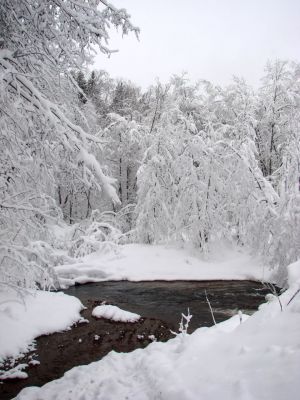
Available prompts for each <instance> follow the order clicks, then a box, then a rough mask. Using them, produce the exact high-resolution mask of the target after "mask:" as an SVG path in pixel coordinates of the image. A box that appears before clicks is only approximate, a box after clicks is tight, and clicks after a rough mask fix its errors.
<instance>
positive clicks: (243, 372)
mask: <svg viewBox="0 0 300 400" xmlns="http://www.w3.org/2000/svg"><path fill="white" fill-rule="evenodd" d="M299 287H300V262H298V263H295V264H293V265H291V266H290V267H289V289H288V290H287V291H286V292H285V293H283V294H282V295H281V296H280V302H281V304H282V308H283V310H282V311H281V307H280V302H279V300H278V298H276V297H275V296H269V302H268V303H266V304H264V305H262V306H261V307H260V309H259V311H258V312H256V313H255V314H254V315H252V316H251V317H249V318H246V317H245V318H243V321H242V322H240V316H238V315H237V316H234V317H232V318H231V319H229V320H227V321H225V322H223V323H220V324H218V325H216V326H213V327H211V328H200V329H198V330H197V331H195V332H194V333H193V334H192V335H185V334H181V335H178V336H176V337H175V338H174V339H173V340H170V341H169V342H167V343H153V344H151V345H149V346H148V347H147V348H146V349H144V350H136V351H134V352H132V353H128V354H118V353H114V352H111V353H109V354H108V355H107V356H106V357H105V358H103V359H102V360H101V361H98V362H95V363H92V364H89V365H86V366H80V367H76V368H73V369H72V370H70V371H69V372H67V373H66V374H65V375H64V377H63V378H61V379H59V380H56V381H53V382H50V383H48V384H46V385H45V386H43V387H42V388H36V387H32V388H26V389H24V390H23V391H22V392H21V393H20V394H19V395H18V396H17V399H18V400H38V399H44V400H50V399H53V400H54V399H57V398H62V399H64V400H76V399H78V400H79V399H80V400H102V399H103V400H104V399H105V400H110V399H113V400H121V399H131V400H134V399H135V400H154V399H163V400H176V399H178V400H199V399H206V400H219V399H222V400H235V399H239V400H270V399H272V400H286V399H289V400H296V399H299V394H300V379H299V378H300V375H299V371H300V293H299V292H297V291H298V290H299ZM295 294H296V295H295Z"/></svg>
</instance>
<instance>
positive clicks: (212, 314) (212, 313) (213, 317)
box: [205, 289, 217, 325]
mask: <svg viewBox="0 0 300 400" xmlns="http://www.w3.org/2000/svg"><path fill="white" fill-rule="evenodd" d="M205 297H206V301H207V304H208V306H209V309H210V313H211V316H212V319H213V321H214V324H215V325H217V323H216V320H215V316H214V312H213V309H212V308H211V305H210V301H209V300H208V297H207V292H206V289H205Z"/></svg>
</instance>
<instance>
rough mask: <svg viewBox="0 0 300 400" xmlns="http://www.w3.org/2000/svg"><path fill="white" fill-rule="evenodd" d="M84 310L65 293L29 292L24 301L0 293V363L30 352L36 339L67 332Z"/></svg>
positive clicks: (74, 299) (5, 293) (77, 301)
mask: <svg viewBox="0 0 300 400" xmlns="http://www.w3.org/2000/svg"><path fill="white" fill-rule="evenodd" d="M83 308H84V307H83V305H82V304H81V302H80V301H79V300H78V299H77V298H76V297H73V296H67V295H65V294H64V293H52V292H43V291H37V292H32V294H31V295H28V296H26V297H25V298H24V302H22V301H21V300H20V299H16V298H15V297H12V295H11V298H9V297H8V293H7V292H2V293H0V327H1V328H0V363H1V362H3V360H4V359H5V358H7V357H17V356H18V355H19V354H20V353H23V352H26V351H28V350H30V348H32V346H33V345H32V341H33V340H34V339H35V338H36V337H38V336H41V335H47V334H50V333H54V332H58V331H63V330H65V329H68V328H69V327H70V326H71V325H73V324H74V323H75V322H77V321H78V320H80V319H81V316H80V311H81V310H82V309H83Z"/></svg>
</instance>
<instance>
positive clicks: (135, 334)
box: [0, 281, 269, 400]
mask: <svg viewBox="0 0 300 400" xmlns="http://www.w3.org/2000/svg"><path fill="white" fill-rule="evenodd" d="M205 292H206V293H207V296H208V298H209V301H210V304H211V307H212V309H213V312H214V316H215V319H216V321H217V322H220V321H223V320H225V319H227V318H228V317H230V316H231V315H234V314H236V313H237V312H238V310H241V311H244V312H246V313H252V312H254V311H255V310H256V309H257V307H258V306H259V304H261V303H262V302H263V301H264V297H265V295H266V294H267V293H268V292H269V290H268V289H266V288H265V287H264V286H263V285H262V284H260V283H256V282H251V281H208V282H186V281H176V282H160V281H156V282H127V281H120V282H101V283H91V284H85V285H81V286H75V287H72V288H70V289H68V290H65V293H67V294H69V295H73V296H76V297H78V298H79V299H80V300H81V301H82V303H83V304H84V305H85V306H86V307H87V308H86V310H84V311H83V312H82V316H83V317H84V318H86V319H87V320H89V323H84V324H78V325H77V326H74V327H72V329H71V330H68V331H65V332H57V333H54V334H52V335H47V336H46V335H44V336H41V337H39V338H37V339H36V349H35V350H34V351H32V352H31V353H28V354H26V356H25V357H24V358H23V359H20V360H19V362H20V363H28V362H29V360H30V357H32V358H33V359H37V360H39V361H40V365H37V366H29V367H28V368H27V369H26V372H27V373H28V378H27V379H24V380H17V379H15V380H7V381H4V382H3V383H2V384H1V383H0V399H1V400H5V399H11V398H13V397H15V396H16V395H17V394H18V393H19V392H20V391H21V390H22V389H23V388H24V387H26V386H42V385H44V384H45V383H47V382H49V381H51V380H54V379H58V378H60V377H61V376H63V374H64V373H65V372H66V371H68V370H69V369H71V368H73V367H74V366H77V365H83V364H88V363H90V362H92V361H97V360H100V359H101V358H102V357H104V356H105V355H106V354H107V353H109V352H110V351H111V350H114V351H117V352H128V351H132V350H134V349H136V348H143V347H145V346H147V345H148V344H149V343H151V341H152V339H151V337H153V336H155V338H156V339H157V340H160V341H165V340H168V339H170V338H172V337H174V335H173V334H172V333H171V331H170V330H173V331H174V330H176V331H177V330H178V323H179V321H180V318H181V313H182V312H183V313H186V312H187V309H188V308H189V310H190V313H191V314H192V315H193V318H192V320H191V324H190V326H189V332H190V333H191V332H192V331H194V330H195V329H197V328H198V327H201V326H210V325H212V324H213V321H212V316H211V313H210V310H209V306H208V303H207V300H206V294H205ZM102 301H106V302H107V303H108V304H113V305H117V306H119V307H120V308H123V309H125V310H128V311H132V312H136V313H138V314H140V315H141V316H142V317H143V318H141V320H140V321H138V322H137V323H134V324H128V323H120V322H114V321H108V320H104V319H95V318H94V317H92V315H91V313H92V310H93V308H94V307H95V306H96V305H99V304H101V302H102ZM95 336H96V337H97V340H96V339H95ZM8 361H9V360H8ZM7 365H8V363H7ZM58 398H59V394H58Z"/></svg>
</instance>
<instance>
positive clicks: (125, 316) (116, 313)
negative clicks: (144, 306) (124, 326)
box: [92, 304, 141, 322]
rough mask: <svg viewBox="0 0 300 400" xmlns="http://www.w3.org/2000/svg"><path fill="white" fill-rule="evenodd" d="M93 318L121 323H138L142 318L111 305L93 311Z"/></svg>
mask: <svg viewBox="0 0 300 400" xmlns="http://www.w3.org/2000/svg"><path fill="white" fill-rule="evenodd" d="M92 316H93V317H96V318H106V319H111V320H112V321H119V322H137V321H138V320H139V319H140V318H141V316H140V315H138V314H135V313H132V312H129V311H124V310H122V309H121V308H119V307H116V306H112V305H110V304H103V305H101V306H97V307H95V308H94V309H93V311H92Z"/></svg>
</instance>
